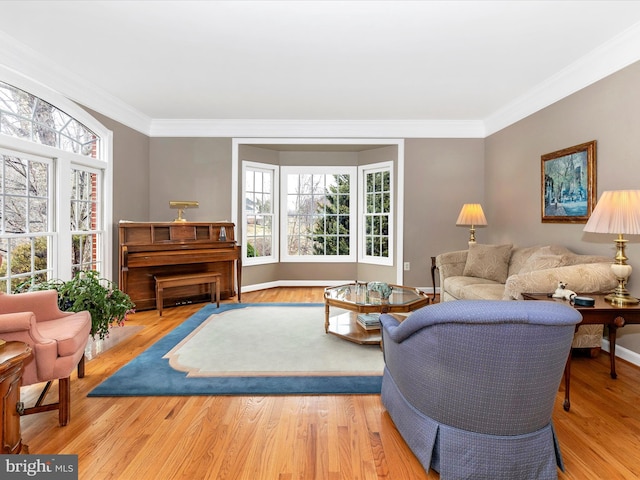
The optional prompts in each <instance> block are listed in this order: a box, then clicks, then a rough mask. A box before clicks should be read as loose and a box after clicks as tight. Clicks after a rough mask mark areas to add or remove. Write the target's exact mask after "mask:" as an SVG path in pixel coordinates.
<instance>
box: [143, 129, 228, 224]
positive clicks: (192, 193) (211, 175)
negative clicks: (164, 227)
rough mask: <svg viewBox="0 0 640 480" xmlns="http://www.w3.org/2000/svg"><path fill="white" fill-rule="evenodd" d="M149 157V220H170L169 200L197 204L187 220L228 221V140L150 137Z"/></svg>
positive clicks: (173, 215) (189, 211)
mask: <svg viewBox="0 0 640 480" xmlns="http://www.w3.org/2000/svg"><path fill="white" fill-rule="evenodd" d="M150 158H151V161H150V163H149V174H148V176H149V181H150V185H151V191H150V196H149V202H150V205H149V220H150V221H154V222H164V221H167V222H171V221H173V220H174V219H175V218H176V217H177V213H178V211H177V210H171V209H170V208H169V201H171V200H196V201H198V202H199V204H200V205H199V207H198V208H194V209H188V210H185V212H184V217H185V218H186V219H187V220H191V221H194V222H197V221H202V222H214V221H218V220H231V139H230V138H152V139H151V147H150Z"/></svg>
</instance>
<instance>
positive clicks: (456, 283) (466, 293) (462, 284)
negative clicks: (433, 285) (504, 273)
mask: <svg viewBox="0 0 640 480" xmlns="http://www.w3.org/2000/svg"><path fill="white" fill-rule="evenodd" d="M445 290H446V291H447V292H448V293H449V294H450V295H451V296H452V297H453V298H456V299H457V300H471V299H475V300H500V299H501V298H502V295H503V294H504V284H502V283H499V282H494V281H493V280H487V279H485V278H478V277H462V276H457V277H449V278H447V279H446V280H445Z"/></svg>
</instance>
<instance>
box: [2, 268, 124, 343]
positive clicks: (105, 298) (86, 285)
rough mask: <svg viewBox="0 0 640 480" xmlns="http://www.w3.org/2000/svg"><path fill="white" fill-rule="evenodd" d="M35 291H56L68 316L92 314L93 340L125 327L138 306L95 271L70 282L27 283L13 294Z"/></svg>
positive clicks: (59, 304) (74, 278)
mask: <svg viewBox="0 0 640 480" xmlns="http://www.w3.org/2000/svg"><path fill="white" fill-rule="evenodd" d="M35 290H57V291H58V306H59V307H60V310H62V311H66V312H81V311H83V310H88V311H89V313H91V336H92V337H93V338H95V337H96V335H98V337H99V338H100V339H101V340H102V339H104V338H105V337H107V336H109V328H110V327H111V326H112V325H114V324H117V325H120V326H122V325H123V324H124V321H125V320H126V318H127V315H128V314H129V313H133V312H134V309H135V304H134V303H133V302H132V301H131V298H130V297H129V295H127V294H126V293H124V292H123V291H122V290H120V289H118V287H117V285H116V284H115V283H114V282H112V281H111V280H108V279H106V278H101V277H100V274H99V273H98V272H96V271H95V270H84V271H80V272H77V273H76V274H75V275H74V276H73V278H72V279H71V280H69V281H66V282H65V281H62V280H57V279H54V280H46V281H44V282H38V283H33V284H32V283H31V281H30V280H29V281H28V282H24V283H22V284H20V285H18V287H16V289H15V291H14V293H21V292H27V291H35Z"/></svg>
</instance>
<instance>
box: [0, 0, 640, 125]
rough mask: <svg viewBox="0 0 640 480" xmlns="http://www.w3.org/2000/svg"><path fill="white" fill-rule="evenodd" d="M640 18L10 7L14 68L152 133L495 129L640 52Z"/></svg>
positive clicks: (602, 6) (570, 5)
mask: <svg viewBox="0 0 640 480" xmlns="http://www.w3.org/2000/svg"><path fill="white" fill-rule="evenodd" d="M638 22H640V1H595V0H594V1H567V0H565V1H561V0H557V1H504V0H503V1H470V0H469V1H364V0H363V1H293V0H290V1H204V0H201V1H152V0H146V1H132V0H129V1H55V0H53V1H50V0H49V1H4V0H0V64H4V65H5V66H7V67H10V68H12V69H14V70H17V71H19V72H21V73H23V74H25V75H28V76H31V77H33V78H36V79H38V80H39V81H41V82H43V83H45V84H46V85H49V86H51V87H53V88H54V89H56V90H58V91H59V92H61V93H63V94H64V95H66V96H67V97H69V98H71V99H73V100H75V101H78V102H81V103H83V104H85V105H86V106H88V107H90V108H92V109H94V110H96V111H99V112H101V113H103V114H105V115H108V116H110V117H112V118H114V119H116V120H119V121H120V122H122V123H124V124H127V125H129V126H131V127H133V128H136V129H138V130H140V131H143V132H145V133H151V134H154V133H155V134H158V135H162V134H169V132H170V131H172V132H173V133H174V134H175V133H176V132H179V131H180V130H181V129H182V131H183V133H188V132H190V134H194V133H196V132H197V131H198V129H199V128H203V126H206V127H207V128H209V129H210V130H209V131H210V132H211V131H215V127H216V126H217V127H226V128H227V130H229V132H233V131H234V129H238V128H240V127H242V126H244V127H247V129H246V131H252V130H251V128H249V127H253V129H254V130H256V131H263V132H264V131H265V130H264V125H271V126H272V127H274V126H275V127H274V128H273V131H272V132H270V131H269V130H267V131H266V134H269V133H277V131H278V130H279V127H282V126H283V125H289V126H290V125H293V124H297V125H305V122H306V124H307V125H308V126H317V125H325V126H326V125H338V126H340V127H341V128H342V129H343V130H345V128H346V127H349V126H351V127H354V126H362V125H368V126H369V127H371V126H378V127H380V126H381V125H384V126H386V127H389V126H392V125H396V126H397V125H401V126H402V127H403V128H405V130H407V132H410V131H412V130H411V129H412V128H413V129H414V130H415V131H416V132H425V135H426V134H427V133H429V132H431V133H433V134H437V132H438V128H440V129H441V130H442V128H441V127H442V126H443V125H445V126H446V128H449V129H451V130H452V131H455V130H456V127H458V131H459V132H463V131H465V129H466V131H467V133H471V132H476V134H477V135H478V136H481V135H484V134H486V133H491V132H492V131H496V130H498V129H500V128H503V127H504V126H506V125H508V124H509V123H511V122H513V121H516V120H518V119H520V118H522V117H523V116H526V115H527V114H530V113H533V111H535V110H536V109H539V108H542V107H544V106H546V105H548V104H550V103H552V102H553V101H556V100H557V99H559V98H562V97H563V96H566V95H568V94H570V93H573V91H576V90H578V89H579V88H582V87H584V86H586V85H588V84H589V83H592V82H594V81H597V80H598V79H599V78H602V77H603V76H605V75H608V74H610V73H612V72H614V71H616V70H618V69H620V68H622V67H624V66H626V65H628V64H629V63H632V62H634V61H636V60H638V59H640V23H638ZM264 120H267V122H264ZM269 122H271V123H269ZM258 126H262V127H263V130H260V128H257V127H258ZM211 129H213V130H211ZM219 130H220V129H219ZM221 130H222V131H224V130H225V129H224V128H221ZM280 130H282V128H280ZM346 130H348V128H346ZM387 131H388V132H390V133H393V132H394V130H393V129H388V130H387ZM358 132H359V131H358V129H357V128H356V129H354V130H353V133H358ZM431 133H429V134H431ZM439 134H440V135H442V133H439ZM405 136H410V135H405ZM443 136H444V135H443Z"/></svg>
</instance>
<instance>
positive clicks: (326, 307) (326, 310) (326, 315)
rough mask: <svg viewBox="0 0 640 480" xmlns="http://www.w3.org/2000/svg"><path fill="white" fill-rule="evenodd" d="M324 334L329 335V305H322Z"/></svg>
mask: <svg viewBox="0 0 640 480" xmlns="http://www.w3.org/2000/svg"><path fill="white" fill-rule="evenodd" d="M324 333H329V304H328V303H325V304H324Z"/></svg>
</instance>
